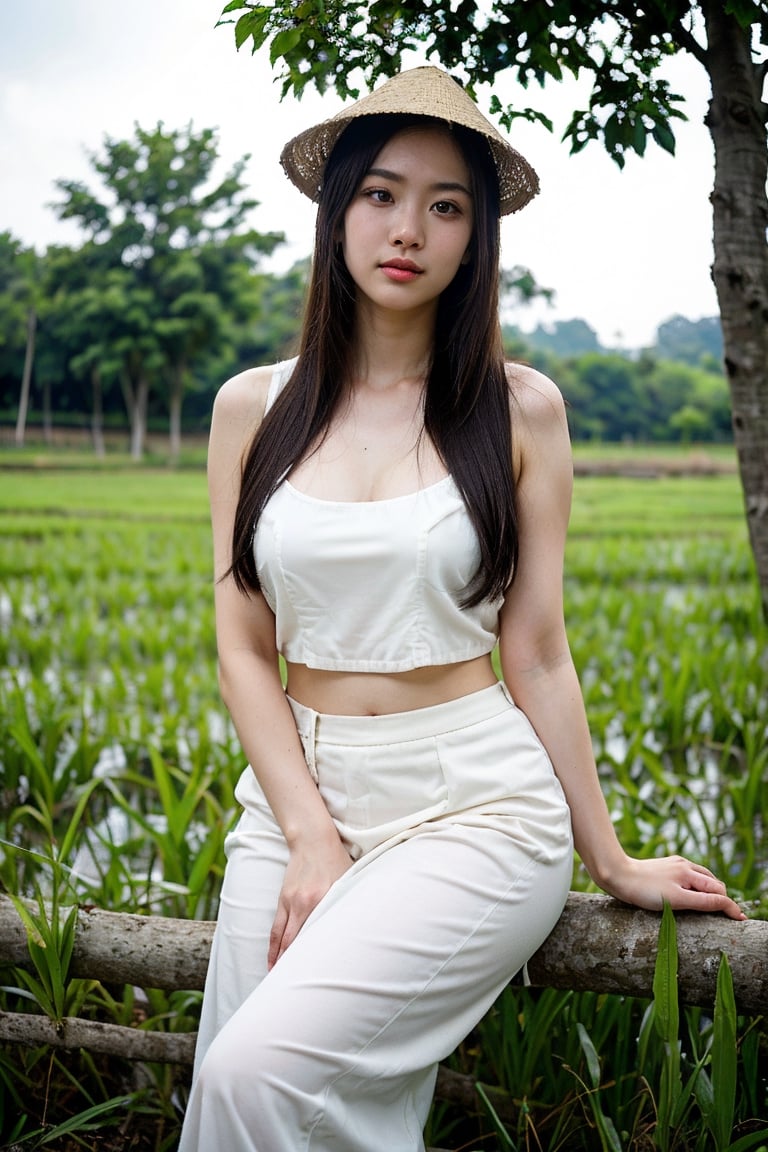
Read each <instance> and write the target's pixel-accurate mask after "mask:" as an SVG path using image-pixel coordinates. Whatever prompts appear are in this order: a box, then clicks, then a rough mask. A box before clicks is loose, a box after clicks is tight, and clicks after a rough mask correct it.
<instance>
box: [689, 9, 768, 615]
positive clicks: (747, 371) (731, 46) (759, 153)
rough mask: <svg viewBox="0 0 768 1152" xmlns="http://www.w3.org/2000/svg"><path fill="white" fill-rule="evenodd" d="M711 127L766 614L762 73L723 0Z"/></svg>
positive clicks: (722, 300) (743, 455) (717, 277)
mask: <svg viewBox="0 0 768 1152" xmlns="http://www.w3.org/2000/svg"><path fill="white" fill-rule="evenodd" d="M702 11H703V13H704V18H705V22H706V32H707V52H706V68H707V72H708V73H709V78H710V81H711V83H712V101H711V103H710V106H709V112H708V115H707V126H708V128H709V130H710V133H711V136H712V140H713V143H714V146H715V184H714V190H713V192H712V208H713V224H714V247H715V261H714V265H713V268H712V275H713V279H714V282H715V288H716V290H717V298H718V301H719V305H720V317H721V320H722V326H723V343H724V352H725V370H726V374H727V376H728V383H729V386H730V391H731V406H732V415H733V432H734V439H735V443H736V451H737V454H738V459H739V471H740V473H741V482H742V487H743V489H744V504H745V510H746V517H747V525H748V529H749V539H750V543H751V545H752V552H753V554H754V558H755V565H756V568H757V577H758V581H759V584H760V595H761V599H762V606H763V615H764V616H765V619H766V620H768V244H766V227H767V226H768V200H766V176H767V175H768V149H767V148H766V105H764V104H763V102H762V74H761V72H760V71H759V69H757V68H756V67H755V64H754V63H753V60H752V52H751V40H752V29H751V28H749V27H748V28H742V27H741V25H740V24H739V23H738V21H737V20H736V18H735V16H732V15H729V14H728V13H727V12H726V6H725V5H723V4H722V3H721V0H705V2H704V3H702Z"/></svg>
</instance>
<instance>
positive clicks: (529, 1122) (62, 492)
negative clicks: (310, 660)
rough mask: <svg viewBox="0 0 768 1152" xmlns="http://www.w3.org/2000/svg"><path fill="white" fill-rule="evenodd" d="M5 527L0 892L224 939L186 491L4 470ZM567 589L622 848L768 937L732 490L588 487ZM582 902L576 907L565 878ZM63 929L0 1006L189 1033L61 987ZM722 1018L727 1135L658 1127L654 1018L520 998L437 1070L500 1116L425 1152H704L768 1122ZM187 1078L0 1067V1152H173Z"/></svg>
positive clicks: (755, 1050)
mask: <svg viewBox="0 0 768 1152" xmlns="http://www.w3.org/2000/svg"><path fill="white" fill-rule="evenodd" d="M0 518H1V519H0V526H1V527H2V533H1V536H0V717H2V719H0V762H1V763H2V780H1V781H0V838H1V839H2V843H0V883H2V885H3V888H4V889H5V891H7V892H9V893H11V894H13V895H20V896H34V895H35V893H37V894H38V896H39V899H40V901H41V902H42V901H44V900H45V899H48V900H51V899H53V900H58V901H60V902H61V903H62V904H65V903H72V902H73V901H80V902H85V903H92V904H96V905H99V906H102V907H106V908H111V909H117V910H125V911H139V912H155V913H163V914H169V915H175V916H195V917H205V918H208V917H212V916H214V915H215V909H216V901H217V895H218V891H219V885H220V880H221V873H222V867H223V858H222V843H223V838H224V835H225V833H226V830H227V829H228V827H229V826H230V825H231V822H232V820H233V819H234V816H235V811H234V801H233V796H232V791H233V786H234V782H235V779H236V777H237V775H238V774H239V772H240V770H241V768H242V754H241V752H240V749H239V746H238V743H237V740H236V737H235V734H234V731H233V728H232V725H231V723H230V722H229V721H228V719H227V717H226V715H225V713H224V711H223V708H222V706H221V703H220V700H219V696H218V689H217V684H216V668H215V637H214V625H213V612H212V597H211V558H210V539H209V527H208V515H207V507H206V495H205V482H204V477H203V475H202V473H201V472H195V471H190V472H169V471H160V470H157V471H154V472H150V471H131V470H130V469H122V470H119V471H114V470H110V469H108V468H101V469H100V470H98V472H96V471H89V472H79V471H76V470H72V469H69V470H66V471H62V470H56V471H35V470H30V469H27V470H25V471H23V472H21V471H19V472H13V471H5V472H1V473H0ZM567 570H568V578H567V583H566V601H567V614H568V621H569V632H570V636H571V642H572V647H573V652H574V658H575V660H576V663H577V666H578V668H579V671H580V673H581V677H582V682H583V686H584V692H585V698H586V701H587V708H588V712H589V716H590V722H591V726H592V731H593V737H594V744H595V751H596V755H597V760H598V766H599V770H600V773H601V778H602V781H603V785H604V789H605V792H606V795H607V797H608V802H609V805H610V808H611V812H612V814H613V817H614V820H615V822H616V825H617V828H618V831H619V834H620V837H621V839H622V841H623V843H624V844H625V846H626V847H627V849H628V850H630V851H631V852H633V853H636V854H638V855H654V854H657V853H660V852H663V851H677V850H680V851H683V852H685V853H687V854H690V855H693V856H696V857H697V858H698V859H700V860H701V861H702V862H705V863H707V864H709V865H711V866H712V867H713V868H714V869H715V870H716V871H718V872H719V873H721V874H722V875H723V876H726V877H727V878H728V881H729V884H730V886H731V890H732V892H733V894H734V895H735V896H736V897H737V898H739V899H742V900H745V901H749V902H751V904H752V914H765V912H766V909H768V882H767V881H766V866H767V865H768V846H767V840H768V837H767V836H766V827H767V826H768V788H766V783H768V737H767V735H766V734H767V732H768V658H767V656H766V651H767V649H768V645H767V644H766V640H767V639H768V635H767V634H766V629H765V626H764V625H763V623H762V621H761V618H760V614H759V601H758V596H757V593H756V587H755V583H754V577H753V572H752V565H751V559H750V555H749V550H748V548H747V544H746V536H745V527H744V519H743V512H742V506H741V496H740V492H739V489H738V483H737V481H736V479H735V477H733V476H727V475H726V476H717V477H708V478H699V479H690V478H689V479H684V478H681V479H674V480H672V479H669V480H655V481H650V480H634V481H627V480H620V479H616V478H601V479H582V480H579V481H578V482H577V486H576V497H575V502H574V516H573V526H572V532H571V537H570V540H569V546H568V565H567ZM574 882H575V885H576V886H578V887H583V888H588V887H589V886H590V885H589V881H588V878H587V877H586V875H585V874H584V873H583V871H582V870H581V869H580V868H579V867H577V868H576V871H575V881H574ZM38 930H39V931H43V927H41V926H38ZM62 931H63V932H64V938H61V939H57V940H56V941H51V943H50V944H49V949H50V950H49V953H48V954H49V956H54V955H55V956H58V957H59V961H58V963H59V967H58V969H57V970H56V972H57V973H58V974H57V975H56V974H55V973H54V975H56V980H55V981H54V982H51V980H50V973H49V974H48V975H47V976H46V975H45V971H46V969H45V964H44V962H43V959H42V958H40V957H39V958H40V959H41V963H42V964H43V972H41V971H40V969H39V968H38V969H36V971H35V972H34V973H30V974H27V975H22V974H20V973H18V972H7V973H5V974H4V975H3V976H1V977H0V979H2V981H3V984H4V986H5V990H4V991H3V992H0V1007H6V1008H11V1009H13V1008H19V1007H21V1008H23V1009H24V1010H27V1011H29V1010H30V1006H33V1007H34V1005H37V1008H38V1010H41V1011H47V1012H49V1014H53V1015H56V1014H57V1013H61V1012H64V1011H65V1010H69V1009H70V1008H71V1006H72V1005H73V1004H74V1005H76V1007H77V1010H78V1011H79V1012H80V1013H81V1014H83V1015H86V1016H91V1017H93V1018H95V1019H103V1020H111V1021H114V1022H119V1023H137V1022H140V1023H141V1026H142V1027H158V1028H166V1029H169V1028H170V1029H174V1030H176V1029H188V1028H193V1027H194V1026H195V1019H196V1012H197V1005H198V1002H199V996H197V995H195V994H185V993H177V994H174V995H167V994H163V993H159V992H157V991H153V990H143V991H141V992H138V991H137V990H135V989H130V988H125V989H122V988H121V989H115V988H106V987H103V986H102V985H100V984H99V983H98V982H87V983H86V982H82V981H73V980H71V978H70V977H69V976H68V972H67V966H66V962H65V961H66V947H67V941H66V931H67V926H66V925H64V926H63V928H62ZM723 995H724V996H725V995H726V993H725V992H723ZM720 1019H721V1021H722V1020H723V1019H727V1020H732V1027H733V1037H734V1039H733V1043H732V1044H731V1045H730V1048H728V1045H727V1044H726V1042H725V1040H721V1041H719V1044H720V1049H718V1050H726V1049H728V1050H729V1051H732V1052H733V1053H734V1059H735V1058H736V1057H735V1053H736V1052H738V1061H737V1062H736V1064H735V1065H734V1071H733V1076H734V1077H735V1079H734V1084H735V1087H734V1090H733V1106H732V1108H731V1113H730V1122H729V1123H728V1124H727V1125H726V1124H725V1122H724V1121H722V1119H720V1120H719V1121H718V1120H713V1119H712V1116H713V1112H712V1107H711V1106H710V1105H708V1103H707V1099H706V1098H705V1095H702V1094H701V1093H699V1095H698V1096H696V1095H695V1094H692V1093H689V1094H688V1096H686V1109H687V1110H683V1112H684V1114H683V1113H681V1115H680V1116H678V1117H677V1120H676V1122H675V1123H672V1122H671V1120H670V1119H669V1118H670V1116H672V1114H673V1113H674V1112H675V1105H674V1102H673V1101H672V1096H670V1092H673V1089H672V1088H671V1087H670V1086H669V1085H670V1084H673V1083H674V1084H677V1083H678V1080H677V1079H675V1077H676V1076H677V1072H676V1071H675V1069H674V1068H673V1069H672V1072H669V1068H667V1072H666V1073H664V1075H668V1076H669V1075H672V1080H670V1081H669V1083H668V1084H667V1087H666V1088H665V1089H664V1090H663V1091H662V1088H661V1084H662V1079H661V1077H662V1071H663V1068H664V1067H667V1066H666V1065H664V1063H663V1060H662V1059H661V1057H659V1056H658V1052H659V1051H660V1049H659V1044H660V1043H661V1041H660V1040H659V1039H658V1037H659V1033H658V1028H657V1033H655V1034H654V1033H653V1032H652V1031H650V1032H649V1028H650V1027H651V1026H650V1024H649V1023H648V1020H649V1017H648V1005H647V1004H645V1003H642V1002H638V1001H631V1000H626V999H621V998H617V997H605V996H597V995H594V994H588V993H579V994H577V993H573V992H556V991H554V990H544V991H539V992H534V991H532V990H530V989H524V988H510V989H508V990H507V991H506V992H505V993H504V995H503V996H502V997H501V999H500V1001H499V1002H498V1004H497V1005H496V1007H495V1008H494V1010H493V1011H492V1012H491V1013H489V1015H488V1017H487V1018H486V1019H485V1020H484V1021H483V1023H482V1024H481V1026H480V1027H479V1028H478V1029H477V1030H476V1031H475V1032H474V1033H473V1034H472V1036H471V1037H469V1038H468V1039H467V1041H466V1042H465V1044H464V1045H462V1047H461V1048H460V1049H459V1051H458V1052H457V1053H456V1054H455V1056H454V1058H453V1064H454V1067H456V1068H457V1069H459V1070H461V1071H465V1072H470V1073H472V1074H473V1075H475V1076H477V1078H478V1079H479V1080H480V1082H481V1083H483V1084H485V1085H487V1086H493V1085H495V1086H497V1088H498V1087H500V1088H501V1091H502V1094H503V1098H504V1099H506V1101H507V1107H506V1110H503V1111H504V1115H503V1116H501V1115H499V1113H498V1111H497V1107H498V1096H495V1095H493V1093H492V1092H490V1089H483V1091H484V1092H485V1099H486V1100H487V1105H486V1107H485V1109H484V1110H480V1112H479V1114H478V1116H477V1117H474V1118H470V1119H468V1118H466V1117H459V1116H457V1115H456V1114H454V1113H452V1112H451V1111H450V1110H447V1109H446V1108H445V1107H444V1106H439V1107H436V1108H435V1111H434V1113H433V1117H432V1121H431V1132H430V1139H431V1140H432V1141H433V1142H435V1143H440V1142H445V1141H446V1140H448V1139H453V1140H454V1142H457V1141H459V1140H461V1141H463V1142H464V1146H465V1147H467V1148H471V1147H476V1148H478V1149H480V1148H482V1149H492V1148H495V1147H498V1148H520V1149H522V1148H529V1147H530V1148H537V1147H541V1148H549V1149H558V1148H562V1149H563V1150H565V1149H582V1148H583V1149H592V1148H608V1149H611V1152H613V1150H614V1149H615V1148H616V1147H620V1148H622V1149H625V1150H627V1152H630V1150H633V1152H634V1150H637V1152H640V1150H641V1149H645V1148H651V1147H668V1148H670V1149H679V1150H688V1149H690V1150H691V1152H698V1150H699V1149H701V1150H702V1152H703V1150H704V1149H708V1148H710V1147H712V1146H715V1147H716V1148H717V1149H718V1152H719V1150H720V1149H721V1148H723V1149H725V1148H726V1147H728V1146H729V1145H728V1143H727V1141H728V1140H731V1139H733V1140H734V1141H735V1140H737V1139H738V1138H740V1137H744V1138H747V1136H748V1135H749V1128H750V1124H752V1123H753V1122H754V1123H756V1122H757V1120H756V1118H760V1117H762V1118H763V1119H765V1117H766V1116H768V1101H767V1100H766V1062H767V1059H768V1058H767V1055H766V1039H765V1028H764V1025H763V1024H762V1023H760V1022H759V1021H758V1022H754V1021H748V1020H744V1019H741V1018H736V1017H735V1014H734V1013H730V1015H728V1014H727V1013H726V1015H725V1016H723V1014H722V1013H721V1018H720ZM668 1025H669V1029H670V1030H671V1029H672V1024H671V1023H669V1021H668ZM717 1027H719V1028H720V1029H721V1030H722V1028H723V1027H724V1025H723V1024H722V1022H721V1023H720V1024H718V1025H717ZM679 1028H680V1034H681V1037H682V1039H681V1041H680V1050H679V1069H680V1075H681V1076H683V1077H685V1076H688V1078H690V1076H691V1074H692V1071H693V1069H695V1068H698V1069H699V1073H700V1075H699V1083H700V1084H704V1083H705V1079H706V1077H711V1078H712V1080H713V1081H717V1078H718V1077H719V1082H720V1083H723V1077H725V1078H726V1079H728V1077H729V1076H731V1072H730V1071H724V1070H723V1067H720V1068H719V1071H717V1075H716V1067H715V1063H714V1058H713V1052H714V1051H715V1050H716V1045H715V1038H714V1031H713V1029H714V1028H715V1024H713V1021H712V1020H711V1019H709V1018H708V1017H707V1016H706V1014H705V1013H703V1012H702V1011H701V1010H696V1011H693V1010H687V1011H681V1012H680V1018H679ZM654 1035H656V1036H657V1040H653V1039H652V1037H653V1036H654ZM719 1035H720V1033H718V1036H719ZM667 1043H668V1044H670V1043H671V1041H669V1039H668V1040H667ZM653 1053H656V1055H655V1056H653V1055H652V1054H653ZM670 1053H671V1054H672V1049H671V1048H670ZM670 1058H672V1056H671V1055H670ZM721 1064H722V1061H721ZM185 1076H186V1074H185V1073H184V1072H183V1071H182V1072H179V1071H178V1070H174V1069H168V1068H159V1067H148V1068H143V1069H135V1068H132V1067H127V1066H123V1065H121V1064H120V1063H119V1062H115V1061H105V1060H103V1059H99V1060H96V1059H94V1058H92V1057H89V1056H88V1055H87V1054H82V1055H80V1056H74V1055H71V1056H69V1057H67V1058H64V1057H60V1056H58V1055H56V1054H53V1055H51V1054H50V1053H48V1052H46V1051H44V1050H39V1051H38V1050H30V1051H26V1052H25V1051H21V1050H14V1051H11V1050H6V1051H5V1052H2V1051H0V1146H2V1143H3V1142H4V1141H10V1140H12V1139H18V1138H19V1137H20V1135H22V1134H24V1133H26V1134H29V1133H31V1132H32V1131H34V1130H36V1131H37V1132H38V1135H37V1136H36V1137H35V1138H34V1140H32V1138H30V1141H29V1143H28V1145H27V1146H28V1147H32V1146H36V1145H35V1141H38V1142H39V1141H41V1140H43V1139H46V1140H48V1144H47V1145H46V1146H49V1147H50V1146H60V1147H61V1148H68V1147H71V1146H72V1145H71V1144H67V1143H66V1141H67V1140H71V1139H73V1138H74V1136H73V1135H72V1134H67V1133H65V1132H62V1133H60V1135H59V1136H55V1137H54V1136H52V1133H53V1132H55V1131H56V1129H55V1126H56V1125H62V1124H65V1125H68V1126H69V1127H70V1128H72V1129H76V1128H77V1123H78V1122H76V1120H75V1119H73V1117H76V1116H78V1115H79V1116H80V1119H81V1121H82V1128H81V1135H80V1136H79V1137H78V1138H79V1139H80V1140H81V1141H83V1143H82V1145H81V1146H83V1147H89V1146H91V1145H89V1143H88V1141H89V1140H90V1139H92V1137H89V1136H88V1135H87V1134H86V1133H87V1131H88V1130H89V1126H90V1127H92V1126H93V1125H94V1124H99V1125H104V1124H105V1123H107V1122H108V1121H110V1120H112V1121H115V1122H117V1123H119V1124H124V1123H125V1121H126V1117H128V1118H130V1122H131V1124H132V1125H133V1127H134V1130H135V1128H136V1126H137V1125H138V1126H140V1127H142V1130H144V1129H146V1131H147V1133H148V1135H147V1137H146V1143H145V1144H142V1145H141V1147H142V1148H144V1147H146V1148H147V1149H149V1148H156V1149H165V1148H167V1149H171V1148H173V1146H174V1144H175V1140H176V1136H177V1130H178V1121H179V1106H180V1103H181V1102H183V1095H184V1090H185ZM683 1083H686V1081H685V1079H684V1080H683ZM681 1091H682V1089H681ZM723 1091H725V1090H723ZM665 1093H666V1095H665ZM677 1099H678V1101H679V1099H680V1096H679V1095H678V1097H677ZM671 1101H672V1102H671ZM110 1102H111V1103H110ZM115 1102H117V1103H115ZM108 1107H109V1108H110V1109H111V1111H107V1112H104V1113H102V1112H101V1111H100V1110H101V1109H106V1108H108ZM708 1107H709V1111H708ZM722 1112H723V1109H722V1107H721V1108H719V1109H718V1110H717V1113H718V1115H720V1116H722ZM510 1116H513V1117H514V1119H510ZM663 1117H666V1119H665V1120H664V1122H663V1124H662V1118H663ZM718 1123H719V1124H720V1128H719V1129H718V1130H717V1131H718V1135H717V1141H718V1143H717V1144H716V1145H712V1144H711V1143H710V1144H707V1143H706V1140H710V1141H712V1140H714V1139H715V1137H714V1136H713V1135H712V1133H713V1131H714V1129H713V1126H712V1125H713V1124H715V1125H716V1124H718ZM726 1126H727V1127H728V1128H729V1132H728V1136H727V1138H726V1136H725V1134H724V1133H725V1127H726ZM662 1128H663V1131H664V1132H665V1133H666V1136H665V1139H667V1144H666V1145H662V1144H660V1143H659V1139H660V1137H659V1135H658V1133H659V1132H660V1131H662ZM106 1139H107V1136H106V1130H105V1129H103V1128H102V1129H100V1136H99V1140H100V1141H101V1143H100V1145H99V1146H100V1147H102V1148H103V1147H107V1146H108V1145H106V1144H105V1143H104V1141H105V1140H106ZM56 1140H60V1143H59V1145H56V1144H55V1141H56ZM702 1141H704V1142H703V1143H702ZM93 1146H96V1145H93ZM733 1147H734V1148H735V1147H736V1145H735V1144H734V1145H733ZM744 1148H746V1145H744Z"/></svg>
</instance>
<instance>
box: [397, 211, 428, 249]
mask: <svg viewBox="0 0 768 1152" xmlns="http://www.w3.org/2000/svg"><path fill="white" fill-rule="evenodd" d="M389 239H390V243H391V244H392V246H393V247H395V248H420V247H421V246H422V244H423V243H424V233H423V230H422V228H421V225H420V223H419V220H418V217H417V214H416V212H415V211H414V210H413V209H411V208H409V207H408V206H407V205H403V206H402V207H401V209H400V211H399V212H398V213H397V215H396V217H395V219H394V220H393V221H392V225H391V228H390V234H389Z"/></svg>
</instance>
